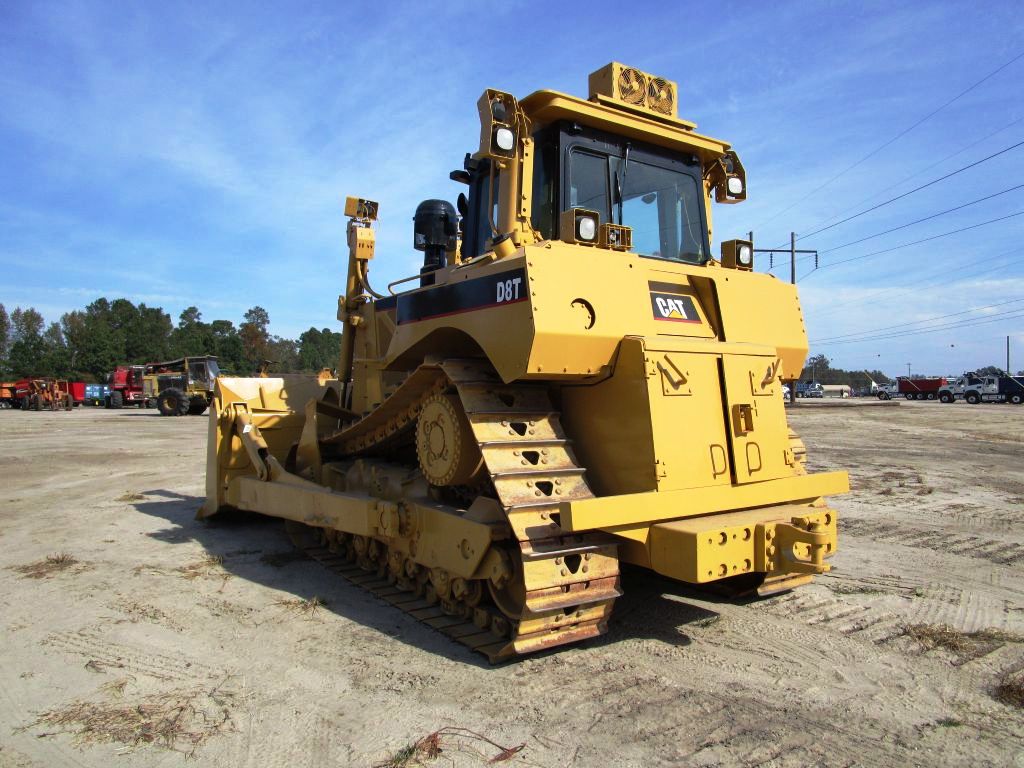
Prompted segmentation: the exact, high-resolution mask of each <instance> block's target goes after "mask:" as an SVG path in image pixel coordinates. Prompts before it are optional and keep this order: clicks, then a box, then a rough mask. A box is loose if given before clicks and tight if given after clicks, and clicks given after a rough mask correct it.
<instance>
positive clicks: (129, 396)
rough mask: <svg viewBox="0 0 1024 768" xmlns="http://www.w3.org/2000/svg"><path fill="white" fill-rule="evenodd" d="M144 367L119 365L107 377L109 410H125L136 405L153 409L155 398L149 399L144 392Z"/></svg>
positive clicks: (106, 400)
mask: <svg viewBox="0 0 1024 768" xmlns="http://www.w3.org/2000/svg"><path fill="white" fill-rule="evenodd" d="M145 372H146V366H144V365H119V366H117V367H116V368H115V369H114V370H113V372H111V374H110V375H109V376H108V377H107V393H106V395H105V398H104V405H105V406H106V407H107V408H124V407H125V406H126V405H135V406H138V407H139V408H152V407H153V404H155V403H156V400H155V398H147V397H146V395H145V392H144V391H143V377H144V376H145Z"/></svg>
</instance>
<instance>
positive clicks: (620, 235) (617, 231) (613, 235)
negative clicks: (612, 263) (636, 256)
mask: <svg viewBox="0 0 1024 768" xmlns="http://www.w3.org/2000/svg"><path fill="white" fill-rule="evenodd" d="M598 245H600V246H601V247H602V248H610V249H611V250H613V251H628V250H630V249H631V248H632V247H633V228H632V227H627V226H624V225H622V224H611V223H605V224H602V225H601V237H600V240H599V241H598Z"/></svg>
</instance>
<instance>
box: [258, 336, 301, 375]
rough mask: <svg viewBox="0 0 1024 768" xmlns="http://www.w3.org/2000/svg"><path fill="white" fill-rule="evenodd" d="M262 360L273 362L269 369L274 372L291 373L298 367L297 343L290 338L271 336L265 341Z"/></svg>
mask: <svg viewBox="0 0 1024 768" xmlns="http://www.w3.org/2000/svg"><path fill="white" fill-rule="evenodd" d="M265 355H266V356H265V357H263V358H261V360H260V362H262V361H263V360H270V361H272V362H273V365H272V366H271V370H272V371H274V372H275V373H291V372H292V371H297V370H298V369H299V345H298V344H297V343H296V342H295V341H294V340H292V339H283V338H281V337H280V336H272V337H271V338H270V339H269V340H268V341H267V346H266V347H265Z"/></svg>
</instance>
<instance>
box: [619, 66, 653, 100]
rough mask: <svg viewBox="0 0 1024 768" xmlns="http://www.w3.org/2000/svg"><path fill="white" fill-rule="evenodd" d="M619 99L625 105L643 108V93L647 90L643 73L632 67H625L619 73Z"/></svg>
mask: <svg viewBox="0 0 1024 768" xmlns="http://www.w3.org/2000/svg"><path fill="white" fill-rule="evenodd" d="M618 85H619V98H620V99H622V100H623V101H624V102H626V103H627V104H637V105H640V106H643V103H644V92H645V91H646V90H647V78H646V77H644V74H643V72H641V71H640V70H638V69H633V68H632V67H625V68H624V69H623V70H622V71H621V72H619V78H618Z"/></svg>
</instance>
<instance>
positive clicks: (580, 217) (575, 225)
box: [558, 208, 601, 245]
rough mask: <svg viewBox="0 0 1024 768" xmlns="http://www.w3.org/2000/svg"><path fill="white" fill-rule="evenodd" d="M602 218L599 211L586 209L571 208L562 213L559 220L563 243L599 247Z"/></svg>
mask: <svg viewBox="0 0 1024 768" xmlns="http://www.w3.org/2000/svg"><path fill="white" fill-rule="evenodd" d="M600 223H601V216H600V214H598V212H597V211H591V210H587V209H586V208H570V209H569V210H567V211H562V216H561V218H560V219H559V229H558V231H559V233H560V237H561V238H562V240H563V241H565V242H567V243H577V244H579V245H597V235H598V225H599V224H600Z"/></svg>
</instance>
